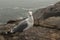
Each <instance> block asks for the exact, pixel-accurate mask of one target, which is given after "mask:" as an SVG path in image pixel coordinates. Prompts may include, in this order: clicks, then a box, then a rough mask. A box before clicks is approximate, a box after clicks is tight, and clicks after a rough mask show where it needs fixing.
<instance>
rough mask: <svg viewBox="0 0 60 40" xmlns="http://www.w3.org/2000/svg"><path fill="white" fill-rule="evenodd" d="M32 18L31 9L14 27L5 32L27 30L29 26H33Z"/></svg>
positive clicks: (11, 32)
mask: <svg viewBox="0 0 60 40" xmlns="http://www.w3.org/2000/svg"><path fill="white" fill-rule="evenodd" d="M33 24H34V19H33V15H32V11H31V10H29V11H28V17H27V18H25V19H24V20H22V21H21V22H19V24H18V25H16V26H15V27H14V28H12V29H11V30H10V31H9V32H5V34H9V33H10V34H13V33H16V32H23V31H26V30H28V29H29V28H31V27H33Z"/></svg>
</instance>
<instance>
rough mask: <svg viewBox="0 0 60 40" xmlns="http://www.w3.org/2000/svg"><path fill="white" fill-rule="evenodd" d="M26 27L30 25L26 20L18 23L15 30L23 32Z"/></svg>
mask: <svg viewBox="0 0 60 40" xmlns="http://www.w3.org/2000/svg"><path fill="white" fill-rule="evenodd" d="M26 27H28V23H27V22H26V21H24V22H22V23H21V24H20V25H17V27H16V28H14V29H13V30H12V31H13V32H22V31H23V30H24V29H25V28H26Z"/></svg>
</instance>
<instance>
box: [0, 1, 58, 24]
mask: <svg viewBox="0 0 60 40" xmlns="http://www.w3.org/2000/svg"><path fill="white" fill-rule="evenodd" d="M58 1H59V0H0V23H6V22H7V21H8V20H11V19H16V18H19V17H27V16H28V11H27V10H29V9H30V10H32V11H33V12H35V11H36V10H37V9H40V8H44V7H47V6H49V5H52V4H55V3H56V2H58Z"/></svg>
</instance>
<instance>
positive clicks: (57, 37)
mask: <svg viewBox="0 0 60 40" xmlns="http://www.w3.org/2000/svg"><path fill="white" fill-rule="evenodd" d="M33 16H34V21H35V23H34V26H33V27H32V28H30V29H28V30H27V31H24V32H22V33H15V34H11V35H0V40H60V2H58V3H56V4H54V5H51V6H48V7H46V8H42V9H38V10H37V11H36V12H34V14H33ZM10 22H11V21H9V22H8V24H9V23H10ZM13 22H14V23H15V22H16V21H13ZM6 25H7V24H6ZM7 27H8V26H7ZM0 29H1V28H0Z"/></svg>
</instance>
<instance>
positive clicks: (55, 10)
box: [33, 2, 60, 28]
mask: <svg viewBox="0 0 60 40" xmlns="http://www.w3.org/2000/svg"><path fill="white" fill-rule="evenodd" d="M33 16H34V21H35V23H34V25H41V26H45V27H56V26H57V28H60V25H59V23H60V21H59V20H60V2H58V3H56V4H54V5H50V6H48V7H46V8H42V9H38V10H37V11H36V12H34V14H33ZM51 20H52V21H51ZM48 21H49V22H48ZM52 22H53V23H52ZM51 23H52V24H51ZM58 25H59V26H58Z"/></svg>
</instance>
